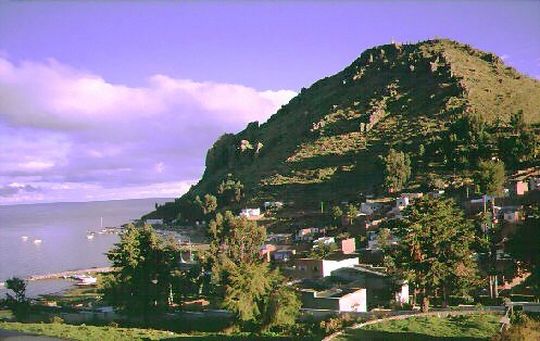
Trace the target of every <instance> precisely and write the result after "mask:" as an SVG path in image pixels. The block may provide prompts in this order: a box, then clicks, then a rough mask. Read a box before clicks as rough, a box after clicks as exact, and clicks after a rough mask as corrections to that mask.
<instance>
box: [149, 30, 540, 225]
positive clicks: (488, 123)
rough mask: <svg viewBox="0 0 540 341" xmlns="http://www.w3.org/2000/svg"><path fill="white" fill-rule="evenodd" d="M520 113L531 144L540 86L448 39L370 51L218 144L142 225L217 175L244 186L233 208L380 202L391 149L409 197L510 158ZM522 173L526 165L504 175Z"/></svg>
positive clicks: (525, 160)
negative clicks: (367, 198) (196, 173)
mask: <svg viewBox="0 0 540 341" xmlns="http://www.w3.org/2000/svg"><path fill="white" fill-rule="evenodd" d="M520 111H521V112H522V113H523V114H522V118H523V119H524V121H525V123H526V124H527V126H528V127H529V128H528V129H529V134H530V135H532V136H533V137H535V136H537V135H538V124H539V123H540V82H538V81H537V80H534V79H532V78H529V77H527V76H524V75H522V74H520V73H519V72H517V71H516V70H515V69H513V68H511V67H508V66H506V65H505V64H504V63H503V61H502V60H501V59H500V58H499V57H497V56H495V55H494V54H491V53H486V52H482V51H479V50H476V49H474V48H472V47H470V46H468V45H464V44H460V43H457V42H454V41H450V40H429V41H424V42H420V43H417V44H403V45H401V44H389V45H383V46H378V47H374V48H372V49H369V50H366V51H364V52H363V53H362V54H361V55H360V57H359V58H358V59H356V60H355V61H354V62H353V63H352V64H351V65H349V66H348V67H346V68H345V69H344V70H343V71H341V72H339V73H337V74H335V75H333V76H331V77H326V78H323V79H321V80H319V81H317V82H316V83H315V84H313V85H312V86H311V87H309V88H307V89H302V91H301V92H300V94H299V95H298V96H296V97H295V98H293V99H292V100H291V101H290V102H289V103H288V104H287V105H284V106H283V107H281V108H280V109H279V110H278V111H277V112H276V113H275V114H274V115H273V116H272V117H271V118H270V119H269V120H268V121H267V122H266V123H264V124H261V125H259V123H258V122H253V123H250V124H249V125H248V126H247V127H246V129H245V130H243V131H241V132H240V133H238V134H236V135H234V134H225V135H223V136H222V137H221V138H220V139H218V141H216V142H215V143H214V145H213V147H212V148H211V149H210V150H209V151H208V153H207V156H206V170H205V172H204V174H203V176H202V178H201V180H200V182H199V183H198V184H197V185H196V186H194V187H193V188H192V189H191V190H190V191H189V192H188V193H187V194H186V195H184V196H183V198H181V199H177V200H176V201H175V203H170V204H168V205H165V206H161V207H159V208H158V211H157V212H154V213H153V214H152V216H161V217H164V218H170V219H173V218H174V217H176V216H177V214H178V212H180V211H183V210H189V207H190V205H189V201H193V198H195V196H196V195H200V196H202V195H204V194H206V193H211V194H215V193H216V192H217V188H218V186H219V184H220V183H221V182H222V181H223V180H224V179H225V178H227V177H228V176H229V177H231V178H234V179H238V180H240V181H241V183H242V184H243V185H244V191H245V195H244V197H243V200H242V204H243V205H246V204H250V205H253V204H260V203H261V202H263V201H267V200H280V201H294V202H295V203H296V204H297V206H299V207H302V206H303V205H312V204H313V203H315V202H318V201H320V200H324V201H327V202H328V201H334V202H337V201H343V200H354V199H356V198H358V195H359V194H360V193H364V194H366V193H373V194H377V193H382V192H383V191H384V188H383V187H382V186H381V185H382V182H383V166H382V162H381V157H384V156H385V155H386V154H387V153H388V150H389V149H390V148H393V149H396V150H400V151H404V152H406V153H408V154H409V156H410V157H411V160H412V168H413V178H412V180H411V181H410V182H409V184H408V185H409V187H414V186H421V185H422V184H424V183H425V179H426V178H433V176H434V175H436V176H439V177H442V178H443V179H445V180H447V181H449V179H450V178H451V179H452V180H453V182H454V183H455V182H456V181H457V182H459V181H461V180H462V179H463V178H464V177H466V176H467V175H469V174H470V172H471V171H472V170H473V169H474V167H476V164H477V162H478V160H480V159H486V158H490V157H493V156H495V157H499V158H501V159H503V160H505V161H507V160H506V159H508V157H509V155H510V154H512V155H514V154H516V153H513V152H511V151H509V150H505V149H507V148H517V147H515V145H513V144H512V143H513V141H514V140H512V139H513V138H514V136H513V128H512V127H513V126H512V124H511V117H512V115H514V114H516V113H517V112H520ZM529 154H530V153H529ZM533 162H534V158H532V157H526V156H525V157H520V158H516V159H513V160H508V163H507V167H508V168H517V167H521V166H524V165H528V164H530V163H533ZM185 213H186V214H188V215H189V213H188V212H185Z"/></svg>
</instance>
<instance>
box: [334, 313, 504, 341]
mask: <svg viewBox="0 0 540 341" xmlns="http://www.w3.org/2000/svg"><path fill="white" fill-rule="evenodd" d="M499 319H500V317H499V316H497V315H490V314H482V315H463V316H455V317H447V318H441V317H411V318H408V319H405V320H395V321H388V322H381V323H377V324H374V325H369V326H366V327H364V328H362V329H353V330H346V331H345V333H344V334H343V335H341V336H339V337H338V338H336V341H337V340H371V341H375V340H380V341H383V340H384V341H392V340H396V341H397V340H417V341H427V340H429V341H435V340H489V339H490V338H491V337H492V336H494V335H495V334H496V333H497V332H498V329H499V327H500V324H499Z"/></svg>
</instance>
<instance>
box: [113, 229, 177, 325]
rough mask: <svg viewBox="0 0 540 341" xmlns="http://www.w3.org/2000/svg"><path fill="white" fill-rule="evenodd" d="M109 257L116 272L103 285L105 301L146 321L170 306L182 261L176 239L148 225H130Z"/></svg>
mask: <svg viewBox="0 0 540 341" xmlns="http://www.w3.org/2000/svg"><path fill="white" fill-rule="evenodd" d="M107 257H108V258H109V260H110V261H111V263H112V265H113V267H114V269H115V271H114V272H112V273H110V274H108V275H107V276H105V278H104V283H103V284H102V292H103V294H104V299H105V300H106V301H108V302H110V303H111V304H112V305H113V306H115V307H117V308H119V309H121V310H122V311H124V312H125V313H126V314H130V315H142V316H143V318H144V319H145V321H147V320H148V318H149V317H150V315H151V314H153V313H156V312H159V311H163V310H165V309H166V308H167V307H168V304H169V299H170V294H171V290H172V285H173V282H174V281H175V278H174V272H175V271H176V269H177V265H178V262H179V252H178V246H177V245H176V244H175V243H174V241H172V240H167V241H166V240H162V239H160V238H159V237H158V235H157V234H156V233H155V231H154V230H153V229H152V227H151V226H149V225H145V226H143V227H135V226H134V225H129V226H128V227H127V228H126V229H125V230H124V232H123V233H122V234H121V236H120V242H119V243H117V244H115V246H114V248H113V249H111V250H110V251H109V252H108V253H107Z"/></svg>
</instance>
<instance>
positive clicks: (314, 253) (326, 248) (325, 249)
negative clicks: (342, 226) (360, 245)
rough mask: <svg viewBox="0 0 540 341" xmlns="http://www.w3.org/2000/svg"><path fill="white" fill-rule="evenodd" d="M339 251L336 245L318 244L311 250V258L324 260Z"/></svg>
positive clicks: (321, 242)
mask: <svg viewBox="0 0 540 341" xmlns="http://www.w3.org/2000/svg"><path fill="white" fill-rule="evenodd" d="M337 249H338V246H337V245H336V243H325V242H323V241H320V242H318V243H317V244H315V245H314V246H313V249H311V253H310V257H313V258H317V259H324V258H326V257H327V256H328V255H330V254H332V253H333V252H334V251H336V250H337Z"/></svg>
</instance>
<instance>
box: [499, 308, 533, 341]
mask: <svg viewBox="0 0 540 341" xmlns="http://www.w3.org/2000/svg"><path fill="white" fill-rule="evenodd" d="M512 320H513V324H512V325H511V326H510V328H508V329H506V330H504V331H503V332H502V333H501V334H500V335H496V336H494V337H493V338H492V340H493V341H521V340H540V321H537V320H535V319H532V318H530V317H528V316H527V315H525V314H516V316H515V317H514V318H512Z"/></svg>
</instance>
